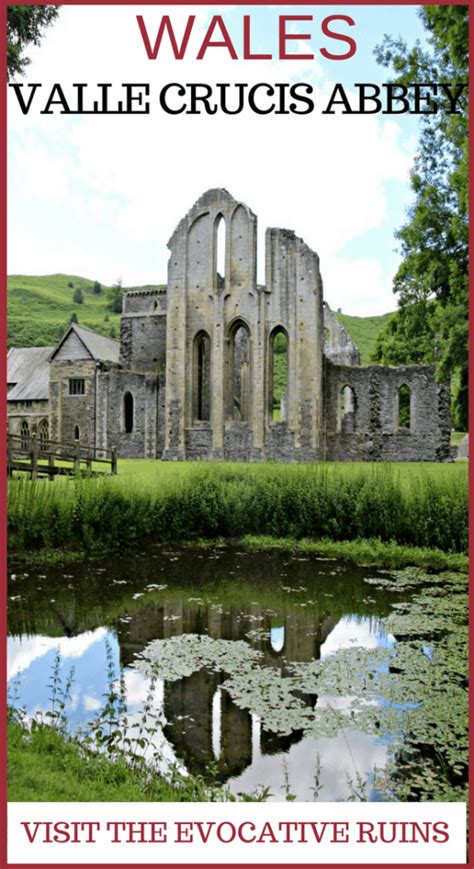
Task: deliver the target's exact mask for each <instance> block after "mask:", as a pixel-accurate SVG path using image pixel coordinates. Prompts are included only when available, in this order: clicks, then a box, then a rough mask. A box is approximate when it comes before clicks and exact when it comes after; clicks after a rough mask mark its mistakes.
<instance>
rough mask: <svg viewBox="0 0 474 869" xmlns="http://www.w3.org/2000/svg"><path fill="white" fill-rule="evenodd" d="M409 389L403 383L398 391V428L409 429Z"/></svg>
mask: <svg viewBox="0 0 474 869" xmlns="http://www.w3.org/2000/svg"><path fill="white" fill-rule="evenodd" d="M410 405H411V389H410V387H409V386H407V385H406V383H403V384H402V385H401V386H400V389H399V390H398V428H406V429H410V428H411V406H410Z"/></svg>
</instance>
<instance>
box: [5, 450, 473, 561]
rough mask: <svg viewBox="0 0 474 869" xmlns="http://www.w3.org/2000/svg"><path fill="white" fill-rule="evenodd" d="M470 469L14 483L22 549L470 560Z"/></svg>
mask: <svg viewBox="0 0 474 869" xmlns="http://www.w3.org/2000/svg"><path fill="white" fill-rule="evenodd" d="M467 509H468V493H467V468H466V466H461V465H427V464H426V465H424V464H415V463H414V464H409V465H407V464H404V465H402V464H397V465H370V464H362V463H361V464H351V465H349V464H348V465H341V464H322V465H272V464H268V465H251V464H248V465H245V464H231V463H222V464H212V463H202V464H201V463H199V464H197V463H196V464H189V463H181V464H172V463H170V464H166V463H160V462H139V461H135V462H129V463H126V462H123V463H121V467H120V473H119V475H118V476H117V477H116V478H107V479H86V480H67V479H64V480H57V481H56V482H54V483H50V482H48V481H43V480H41V481H35V482H31V481H26V480H13V481H11V483H10V486H9V503H8V510H9V533H10V538H9V539H10V549H11V551H22V552H31V551H33V552H34V551H38V550H41V549H49V550H56V549H57V550H59V549H60V550H72V551H85V552H94V551H100V550H104V549H110V548H115V549H116V548H119V547H126V546H130V545H134V544H136V543H139V542H140V543H141V542H144V541H155V542H158V541H163V540H175V541H178V540H199V539H201V540H211V539H216V538H218V537H222V538H224V539H239V538H242V537H244V536H245V535H263V536H271V537H275V538H283V537H284V538H293V539H295V540H301V539H303V538H310V539H312V540H316V541H318V540H319V541H320V540H331V541H353V540H367V539H368V540H377V541H381V542H382V543H385V544H388V543H396V544H398V545H401V546H410V547H422V548H435V549H440V550H442V551H444V552H451V553H464V552H465V551H466V549H467Z"/></svg>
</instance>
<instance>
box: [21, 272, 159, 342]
mask: <svg viewBox="0 0 474 869" xmlns="http://www.w3.org/2000/svg"><path fill="white" fill-rule="evenodd" d="M94 284H95V281H92V280H89V279H88V278H82V277H79V276H78V275H44V276H41V277H32V276H29V275H10V276H9V277H8V283H7V287H8V346H9V347H11V346H15V347H33V346H35V345H37V346H38V345H43V346H44V345H48V344H55V343H56V341H58V340H59V338H60V337H61V335H62V334H63V333H64V332H65V330H66V327H67V326H68V324H69V321H70V319H71V315H72V314H73V313H75V314H76V316H77V319H78V322H79V324H80V325H81V326H89V328H90V329H95V330H96V331H97V332H100V333H101V334H103V335H109V336H110V337H112V338H118V337H119V336H120V314H114V313H112V311H110V310H109V307H108V306H109V303H110V297H109V294H110V291H111V288H110V287H108V286H105V285H104V284H103V285H102V286H101V291H100V293H99V294H98V295H96V294H95V293H94ZM151 288H152V287H148V288H147V289H151ZM78 289H79V290H81V292H82V298H83V302H82V304H78V303H77V302H74V301H73V295H74V292H75V291H77V290H78ZM125 289H140V288H139V287H127V288H125V287H124V290H125Z"/></svg>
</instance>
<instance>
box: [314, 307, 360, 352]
mask: <svg viewBox="0 0 474 869" xmlns="http://www.w3.org/2000/svg"><path fill="white" fill-rule="evenodd" d="M323 316H324V355H325V356H326V357H327V358H328V359H330V360H331V362H334V363H335V364H336V365H360V353H359V350H358V349H357V347H356V345H355V344H354V342H353V340H352V338H351V336H350V335H349V333H348V332H347V331H346V330H345V329H344V326H343V325H342V323H340V322H339V320H338V319H337V317H336V315H335V314H334V312H333V311H331V308H330V307H329V305H328V303H327V302H323Z"/></svg>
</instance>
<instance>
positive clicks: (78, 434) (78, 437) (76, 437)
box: [74, 425, 81, 441]
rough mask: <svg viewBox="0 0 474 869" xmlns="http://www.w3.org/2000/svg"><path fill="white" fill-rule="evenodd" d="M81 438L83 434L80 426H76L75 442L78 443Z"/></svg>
mask: <svg viewBox="0 0 474 869" xmlns="http://www.w3.org/2000/svg"><path fill="white" fill-rule="evenodd" d="M80 437H81V432H80V430H79V426H78V425H76V426H75V427H74V440H75V441H78V440H80Z"/></svg>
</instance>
